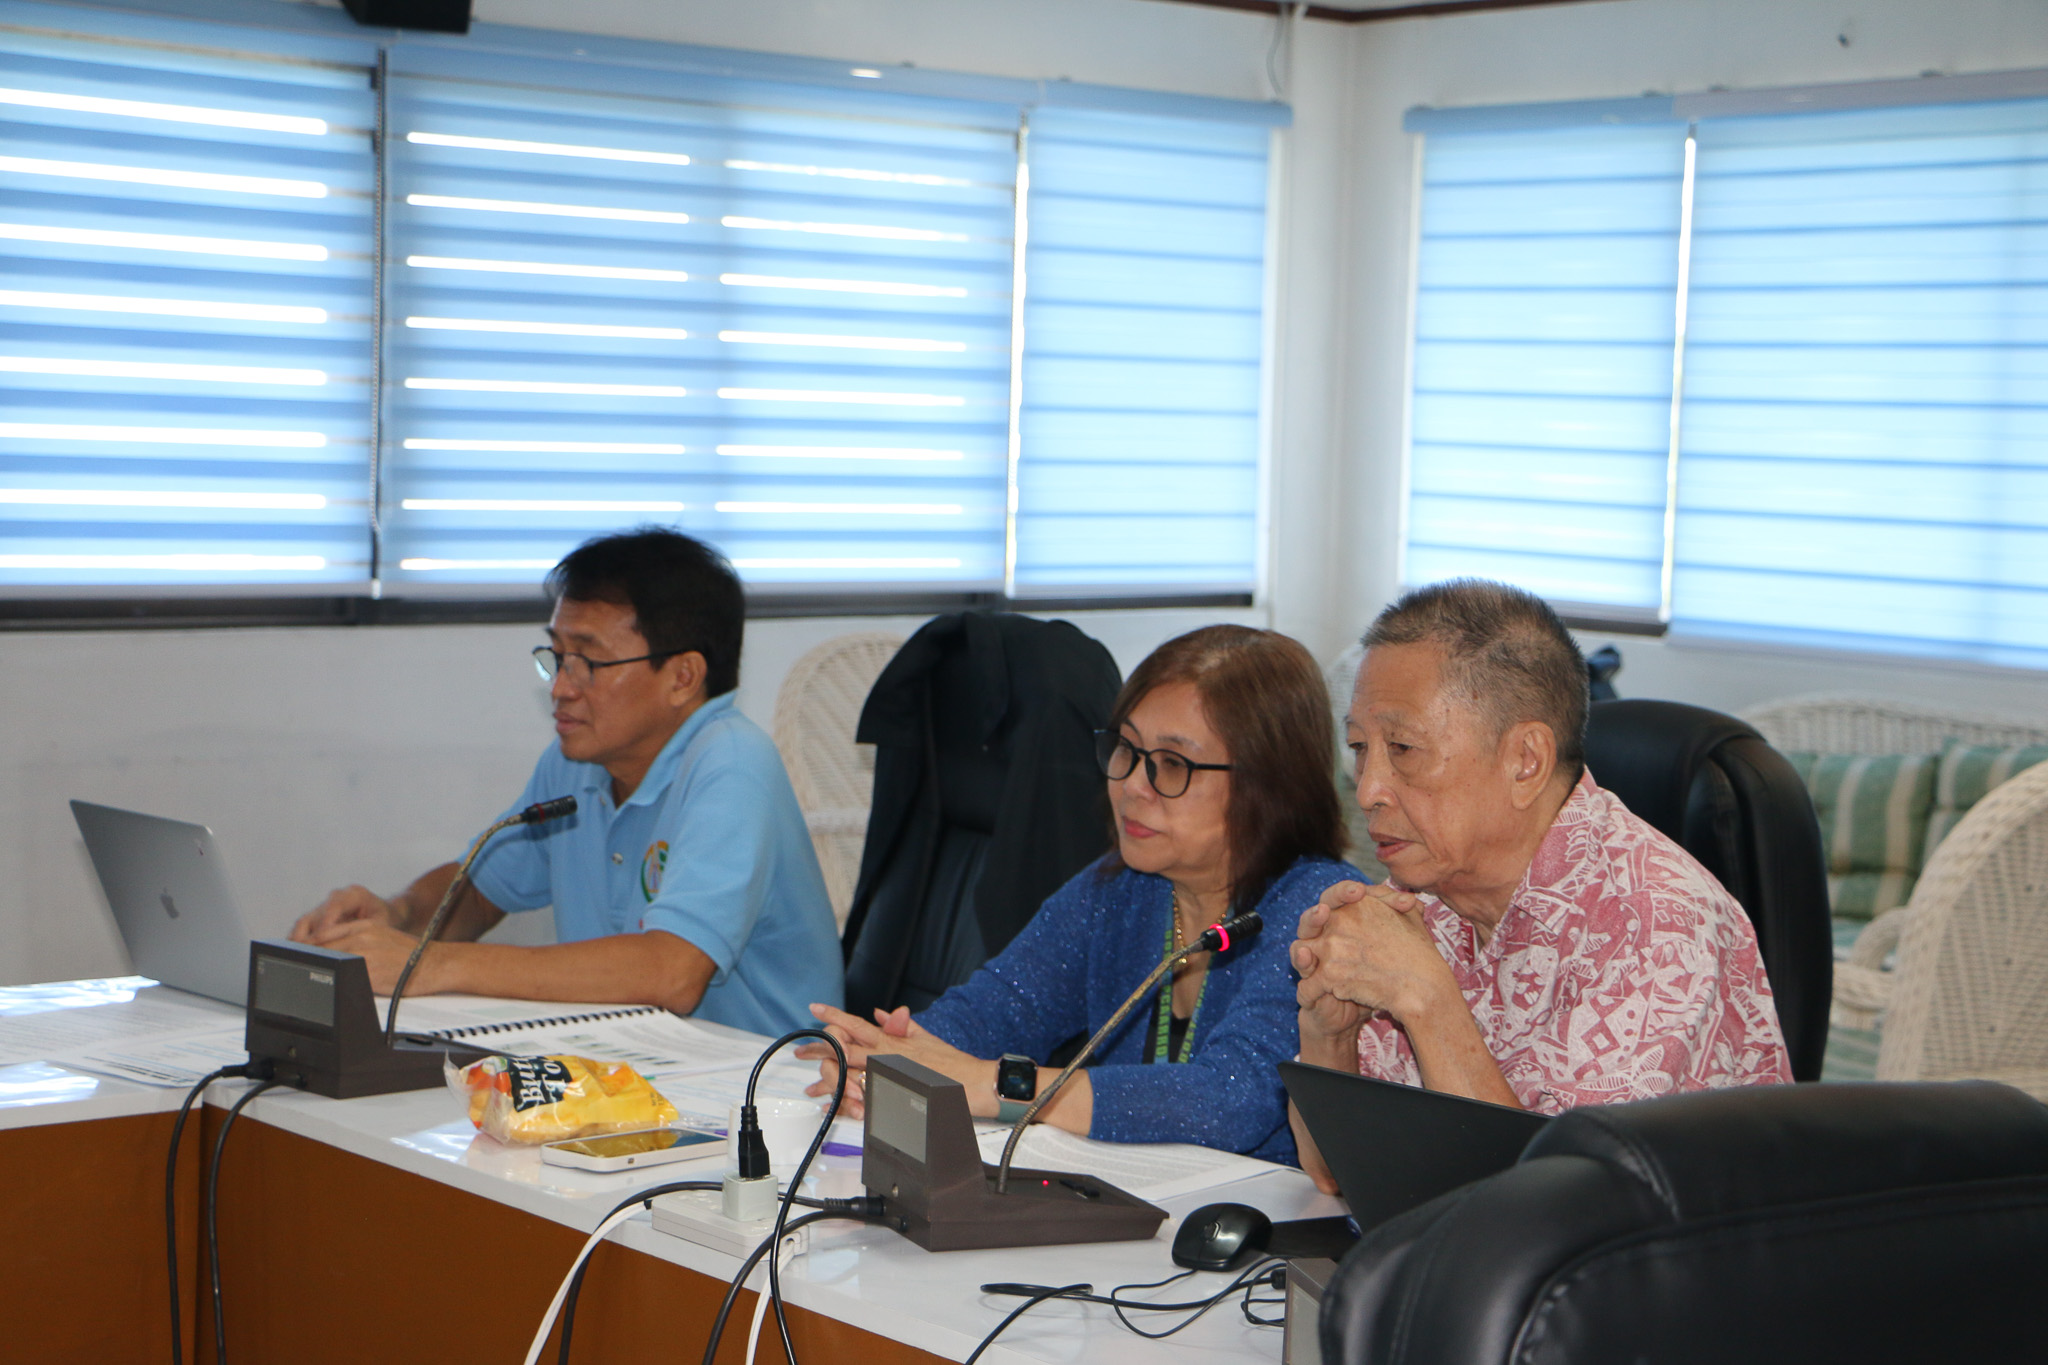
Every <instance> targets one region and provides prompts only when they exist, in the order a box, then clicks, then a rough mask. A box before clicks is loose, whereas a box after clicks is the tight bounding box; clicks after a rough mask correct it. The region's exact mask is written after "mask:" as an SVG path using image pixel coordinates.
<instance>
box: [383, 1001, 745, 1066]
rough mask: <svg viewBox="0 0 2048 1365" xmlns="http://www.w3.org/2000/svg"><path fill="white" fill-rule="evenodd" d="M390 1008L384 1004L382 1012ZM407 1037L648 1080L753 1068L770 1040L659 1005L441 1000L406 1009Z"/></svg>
mask: <svg viewBox="0 0 2048 1365" xmlns="http://www.w3.org/2000/svg"><path fill="white" fill-rule="evenodd" d="M388 1008H389V1002H388V1001H380V1002H379V1008H378V1012H379V1013H380V1014H381V1013H383V1012H384V1011H385V1010H386V1009H388ZM398 1025H399V1029H400V1031H402V1032H404V1033H408V1034H425V1035H428V1036H430V1037H435V1038H446V1039H448V1040H449V1041H451V1042H455V1041H467V1042H475V1043H479V1044H481V1045H483V1046H485V1047H488V1048H490V1049H492V1050H494V1051H498V1052H511V1053H517V1054H521V1055H527V1054H553V1055H572V1056H577V1057H589V1058H593V1059H595V1060H597V1061H607V1062H629V1063H631V1064H632V1065H633V1067H634V1068H635V1069H636V1070H638V1071H639V1072H640V1074H641V1075H643V1076H646V1077H648V1078H649V1079H653V1078H655V1077H661V1076H669V1077H674V1076H691V1075H697V1074H700V1073H704V1072H712V1071H725V1070H728V1069H730V1068H733V1067H740V1066H748V1065H751V1064H752V1063H753V1061H754V1059H755V1058H756V1057H758V1056H759V1055H760V1053H761V1048H762V1046H763V1045H764V1044H765V1043H766V1041H767V1040H766V1039H762V1038H755V1037H754V1036H753V1035H751V1034H743V1033H739V1032H738V1031H737V1030H733V1029H720V1028H714V1027H708V1026H706V1025H704V1024H700V1023H697V1022H696V1021H694V1020H690V1019H683V1018H680V1017H678V1016H676V1015H673V1014H670V1013H669V1012H668V1011H667V1010H664V1009H660V1008H658V1007H656V1006H653V1005H600V1004H572V1003H567V1002H563V1001H539V1000H501V999H495V998H492V997H487V996H462V995H434V996H424V997H422V998H420V999H418V1000H412V999H407V1000H405V1001H403V1002H401V1003H400V1005H399V1007H398Z"/></svg>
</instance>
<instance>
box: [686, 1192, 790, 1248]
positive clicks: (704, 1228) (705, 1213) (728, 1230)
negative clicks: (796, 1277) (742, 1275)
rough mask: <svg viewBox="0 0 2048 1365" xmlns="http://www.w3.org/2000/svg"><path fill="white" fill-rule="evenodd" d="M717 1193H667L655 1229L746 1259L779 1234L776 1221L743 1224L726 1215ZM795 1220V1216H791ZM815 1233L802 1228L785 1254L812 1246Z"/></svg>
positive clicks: (786, 1245) (787, 1244)
mask: <svg viewBox="0 0 2048 1365" xmlns="http://www.w3.org/2000/svg"><path fill="white" fill-rule="evenodd" d="M720 1205H721V1196H720V1195H719V1192H718V1191H717V1190H685V1191H683V1192H682V1193H680V1194H665V1195H663V1196H661V1198H659V1199H657V1200H655V1201H654V1230H655V1231H656V1232H665V1233H667V1234H668V1235H669V1236H671V1237H680V1238H682V1239H683V1240H684V1241H686V1242H695V1243H696V1244H697V1245H698V1246H703V1247H710V1248H711V1249H712V1250H713V1251H722V1252H724V1253H725V1254H726V1255H728V1256H740V1257H744V1256H746V1255H747V1254H748V1253H749V1252H751V1251H753V1249H754V1248H755V1247H757V1246H759V1245H761V1243H763V1242H765V1241H767V1240H768V1238H769V1237H770V1236H771V1235H772V1234H773V1233H774V1231H775V1219H774V1218H772V1217H770V1218H760V1219H750V1220H747V1221H744V1222H743V1221H741V1220H739V1219H737V1218H728V1217H726V1216H725V1210H724V1209H723V1208H722V1207H721V1206H720ZM791 1216H792V1217H794V1216H795V1215H794V1213H792V1215H791ZM810 1233H811V1230H810V1229H809V1228H798V1229H797V1230H796V1231H795V1232H792V1233H789V1234H787V1235H786V1236H785V1237H784V1238H783V1246H784V1248H785V1249H786V1250H785V1254H790V1253H795V1252H801V1251H803V1250H805V1249H806V1247H807V1246H808V1244H809V1240H810Z"/></svg>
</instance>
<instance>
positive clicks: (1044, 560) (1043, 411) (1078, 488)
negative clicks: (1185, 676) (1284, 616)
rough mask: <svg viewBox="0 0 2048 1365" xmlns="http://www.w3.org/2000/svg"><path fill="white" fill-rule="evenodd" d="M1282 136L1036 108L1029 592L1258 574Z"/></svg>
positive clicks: (1021, 589) (1022, 482) (1018, 577)
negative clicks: (1273, 187)
mask: <svg viewBox="0 0 2048 1365" xmlns="http://www.w3.org/2000/svg"><path fill="white" fill-rule="evenodd" d="M1268 142H1269V133H1268V130H1267V129H1265V128H1263V127H1256V126H1232V125H1227V124H1216V123H1199V122H1194V121H1191V120H1184V119H1170V118H1153V117H1145V116H1139V115H1131V114H1119V113H1110V112H1099V111H1091V110H1074V109H1041V110H1039V111H1037V112H1035V113H1034V114H1033V115H1032V119H1031V127H1030V134H1029V140H1028V147H1029V154H1028V156H1029V163H1030V168H1031V176H1030V188H1029V198H1028V204H1029V233H1028V245H1027V251H1026V256H1025V277H1026V285H1025V293H1024V364H1023V402H1022V410H1021V414H1020V427H1021V436H1022V445H1021V451H1020V454H1021V459H1020V461H1019V465H1018V498H1019V505H1018V514H1017V528H1016V535H1017V544H1016V564H1015V574H1014V583H1013V587H1014V590H1015V592H1016V594H1017V595H1018V596H1031V595H1034V594H1037V595H1086V594H1104V593H1124V594H1130V593H1149V592H1161V591H1166V592H1176V591H1177V592H1190V591H1232V592H1244V591H1250V590H1251V589H1252V587H1253V586H1254V584H1255V582H1256V579H1257V574H1258V561H1259V556H1260V545H1259V534H1258V532H1259V445H1260V412H1261V392H1262V376H1261V361H1262V344H1263V329H1262V318H1263V303H1264V293H1265V232H1266V215H1265V209H1266V182H1267V144H1268Z"/></svg>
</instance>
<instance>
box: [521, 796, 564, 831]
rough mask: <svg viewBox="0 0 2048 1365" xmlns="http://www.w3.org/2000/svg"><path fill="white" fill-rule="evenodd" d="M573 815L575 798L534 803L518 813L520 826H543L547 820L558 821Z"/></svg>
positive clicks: (561, 797)
mask: <svg viewBox="0 0 2048 1365" xmlns="http://www.w3.org/2000/svg"><path fill="white" fill-rule="evenodd" d="M575 813H576V798H575V797H573V796H558V797H556V798H555V799H554V800H552V801H536V802H534V803H533V804H532V805H530V806H528V807H527V808H526V809H525V810H523V811H521V812H519V821H520V823H521V824H526V825H539V824H545V823H546V822H547V821H549V820H559V819H561V818H562V817H563V816H565V815H574V814H575Z"/></svg>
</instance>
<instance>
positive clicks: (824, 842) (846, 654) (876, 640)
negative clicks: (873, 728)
mask: <svg viewBox="0 0 2048 1365" xmlns="http://www.w3.org/2000/svg"><path fill="white" fill-rule="evenodd" d="M902 644H903V637H902V636H900V635H885V634H880V633H876V632H864V633H861V634H856V635H840V636H835V637H834V638H832V639H830V640H827V641H825V642H824V643H823V644H821V645H818V646H817V647H816V648H814V649H812V650H811V651H809V652H808V653H806V654H805V655H804V656H803V657H802V658H800V659H798V660H797V661H796V662H795V663H794V664H792V665H791V666H790V670H789V673H788V674H787V675H786V676H785V677H784V678H783V680H782V690H781V691H780V692H778V693H777V694H776V697H775V747H776V748H777V749H779V750H781V751H782V763H783V766H784V767H786V768H788V769H789V781H790V785H791V786H793V787H795V788H796V799H797V804H799V805H800V806H802V807H803V811H804V823H805V825H806V826H808V827H809V829H810V831H811V846H812V847H813V848H815V849H816V850H817V852H818V866H819V867H820V868H821V869H823V871H824V873H825V889H826V891H827V892H829V893H830V895H831V897H832V914H833V916H834V918H836V919H837V920H838V921H839V927H840V929H841V930H844V929H845V928H846V913H847V911H848V910H849V909H851V908H852V906H853V888H854V883H855V882H856V881H857V880H858V879H859V877H860V853H861V842H862V840H863V839H865V838H866V837H867V829H868V802H869V799H870V797H871V795H872V793H873V791H874V785H875V754H874V748H873V746H871V745H860V744H855V743H854V742H853V731H854V727H855V726H856V725H858V724H859V723H860V709H861V706H862V704H863V703H865V702H866V701H867V697H868V689H869V688H871V687H873V686H874V685H875V679H876V678H877V677H878V676H880V674H881V672H882V669H883V668H884V667H886V666H887V665H888V662H889V660H890V659H892V658H894V657H895V655H896V650H897V649H898V648H899V647H900V646H901V645H902Z"/></svg>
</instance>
